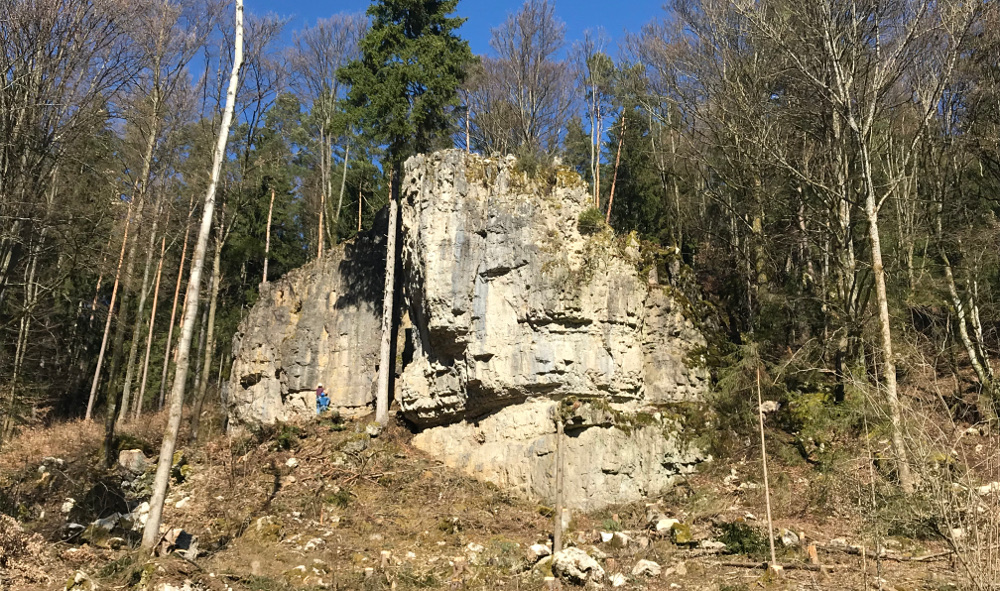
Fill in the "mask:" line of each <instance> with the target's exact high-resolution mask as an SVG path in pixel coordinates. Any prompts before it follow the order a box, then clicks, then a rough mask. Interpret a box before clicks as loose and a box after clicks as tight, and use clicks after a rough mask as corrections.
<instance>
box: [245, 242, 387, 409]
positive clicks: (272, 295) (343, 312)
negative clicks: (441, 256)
mask: <svg viewBox="0 0 1000 591" xmlns="http://www.w3.org/2000/svg"><path fill="white" fill-rule="evenodd" d="M384 233H385V229H384V227H383V228H382V231H381V233H378V232H373V233H370V234H366V235H363V236H361V237H360V238H358V239H357V240H356V241H354V242H351V243H347V244H342V245H340V246H339V247H337V248H334V249H331V250H330V251H329V252H327V253H326V255H325V257H324V258H323V259H322V260H319V261H312V262H310V263H308V264H307V265H305V266H303V267H302V268H299V269H296V270H295V271H292V272H290V273H288V274H287V275H285V276H284V277H282V278H281V279H279V280H277V281H273V282H271V283H269V284H268V285H266V286H262V289H261V294H260V300H258V302H257V304H256V305H255V306H254V307H253V309H251V311H250V313H249V314H248V315H247V317H246V318H245V319H244V320H243V322H241V323H240V327H239V329H238V330H237V333H236V335H235V337H234V338H233V370H232V373H231V377H230V382H229V387H228V399H227V404H228V407H229V413H230V416H231V417H232V418H233V419H235V420H236V421H238V422H241V423H249V424H273V423H275V422H277V421H289V420H292V419H295V418H302V417H311V416H314V415H315V413H316V396H315V391H316V386H317V385H318V384H320V383H322V384H323V385H324V387H325V388H326V391H327V393H328V395H329V396H330V403H331V407H332V408H335V409H339V410H340V411H341V412H343V413H346V414H348V415H350V414H354V413H361V412H367V411H366V410H365V407H366V405H367V404H369V403H370V402H371V400H372V398H373V397H374V382H375V374H376V372H377V370H378V358H379V342H380V341H379V335H380V333H381V326H382V290H383V284H384V277H385V273H384V270H385V237H384Z"/></svg>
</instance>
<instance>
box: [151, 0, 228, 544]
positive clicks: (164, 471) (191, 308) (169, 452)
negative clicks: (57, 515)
mask: <svg viewBox="0 0 1000 591" xmlns="http://www.w3.org/2000/svg"><path fill="white" fill-rule="evenodd" d="M233 45H234V48H233V49H234V51H233V54H234V55H233V71H232V75H231V76H230V79H229V88H228V90H227V92H226V109H225V111H224V113H223V115H222V125H221V126H220V128H219V140H218V143H217V144H216V147H215V154H214V156H213V162H212V176H211V181H210V182H209V185H208V191H207V192H206V194H205V208H204V210H203V211H202V218H201V227H200V228H199V230H198V241H197V243H196V245H195V250H194V256H193V260H192V262H191V275H190V278H189V280H188V286H187V297H188V307H187V310H185V314H184V319H183V323H182V324H181V339H180V343H179V345H178V349H177V371H176V374H175V376H174V384H173V388H172V390H171V392H170V410H169V416H168V419H167V428H166V431H165V432H164V434H163V444H162V445H161V446H160V457H159V460H158V461H157V465H156V477H155V479H154V481H153V495H152V498H151V499H150V503H149V505H150V507H149V519H148V520H147V521H146V527H145V529H144V530H143V534H142V547H143V549H145V550H146V551H147V552H150V551H152V550H153V549H154V547H155V546H156V544H157V543H158V542H159V541H160V522H161V520H162V518H163V502H164V500H165V499H166V496H167V485H168V484H169V482H170V469H171V467H172V463H173V457H174V448H175V447H176V443H177V434H178V432H179V431H180V427H181V414H182V411H183V407H184V383H185V382H186V381H187V372H188V353H189V352H190V350H191V335H192V333H193V332H194V325H195V321H196V319H197V316H198V291H199V289H200V287H201V273H202V267H204V263H205V252H206V251H207V250H208V235H209V233H211V231H212V219H213V215H214V213H215V191H216V187H217V186H218V183H219V174H220V172H221V170H222V161H223V160H224V159H225V154H226V142H227V140H228V139H229V126H230V124H231V123H232V120H233V108H234V106H235V102H236V88H237V85H238V84H239V71H240V66H241V65H242V64H243V0H236V35H235V40H234V43H233Z"/></svg>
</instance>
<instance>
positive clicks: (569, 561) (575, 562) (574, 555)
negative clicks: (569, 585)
mask: <svg viewBox="0 0 1000 591" xmlns="http://www.w3.org/2000/svg"><path fill="white" fill-rule="evenodd" d="M552 572H553V573H554V574H555V575H556V576H558V577H560V578H563V579H566V580H568V581H570V582H573V583H577V584H581V585H582V584H584V583H586V582H587V581H595V582H600V581H601V580H602V579H604V569H603V568H601V565H600V564H598V563H597V561H596V560H594V559H593V558H591V557H590V555H588V554H587V553H586V552H584V551H583V550H581V549H579V548H565V549H563V550H560V551H559V552H556V553H555V555H553V557H552Z"/></svg>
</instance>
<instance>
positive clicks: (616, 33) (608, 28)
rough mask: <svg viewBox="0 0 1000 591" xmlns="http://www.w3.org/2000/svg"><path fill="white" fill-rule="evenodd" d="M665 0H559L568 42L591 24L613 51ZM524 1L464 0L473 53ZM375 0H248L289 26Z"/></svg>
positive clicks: (461, 9)
mask: <svg viewBox="0 0 1000 591" xmlns="http://www.w3.org/2000/svg"><path fill="white" fill-rule="evenodd" d="M662 2H663V0H610V1H608V0H601V1H599V0H556V2H555V8H556V14H558V15H559V18H560V19H562V20H563V21H565V23H566V41H567V45H569V44H571V43H573V41H575V40H577V39H580V38H581V37H582V36H583V32H584V31H585V30H587V29H596V28H598V27H603V28H604V30H605V32H606V33H607V34H608V36H609V37H610V38H611V40H612V46H609V47H608V52H609V53H611V54H614V53H615V45H614V44H615V43H617V41H618V40H619V39H621V38H622V36H623V34H624V32H625V31H626V30H628V31H630V32H637V31H638V30H639V29H640V28H641V27H642V25H644V24H645V23H647V22H649V21H650V20H651V19H652V18H654V17H657V18H659V17H661V16H663V14H664V12H663V9H662ZM522 3H523V0H522V1H516V0H496V1H490V0H460V2H459V3H458V10H457V11H456V12H457V14H458V15H459V16H463V17H466V18H468V19H469V20H467V21H466V23H465V25H464V26H463V27H462V29H461V34H462V36H463V37H465V38H466V39H468V40H469V44H470V45H471V46H472V51H473V52H474V53H488V52H489V39H490V29H491V28H492V27H495V26H497V25H499V24H500V23H502V22H503V21H504V19H506V18H507V15H508V14H509V13H511V12H515V11H516V10H517V9H518V8H520V6H521V4H522ZM369 4H370V2H368V1H367V0H341V1H340V2H331V1H329V0H298V1H289V0H246V2H245V5H246V8H247V10H248V11H250V12H254V13H258V14H261V13H268V12H274V13H277V14H279V15H281V16H287V17H292V21H291V23H290V24H289V30H295V29H301V28H303V27H304V26H308V25H311V24H313V23H315V22H316V19H318V18H322V17H327V16H330V15H332V14H336V13H339V12H364V11H365V10H367V8H368V6H369Z"/></svg>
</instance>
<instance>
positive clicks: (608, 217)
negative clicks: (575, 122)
mask: <svg viewBox="0 0 1000 591" xmlns="http://www.w3.org/2000/svg"><path fill="white" fill-rule="evenodd" d="M624 141H625V113H622V131H621V136H620V137H619V138H618V154H616V155H615V172H614V174H612V175H611V196H610V197H608V214H607V215H606V216H605V218H604V223H606V224H610V223H611V205H612V204H613V203H614V202H615V183H616V182H617V181H618V163H619V162H621V159H622V143H623V142H624Z"/></svg>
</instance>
